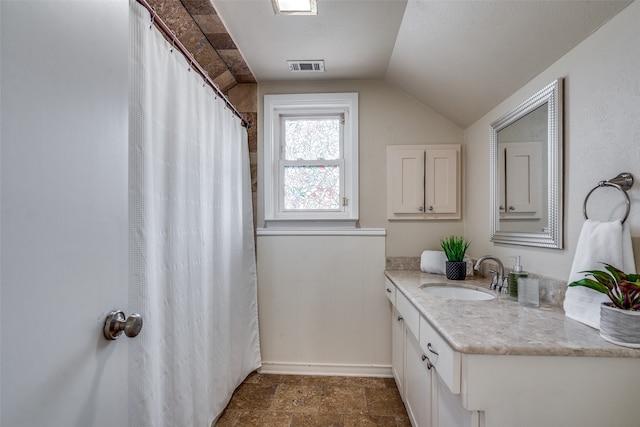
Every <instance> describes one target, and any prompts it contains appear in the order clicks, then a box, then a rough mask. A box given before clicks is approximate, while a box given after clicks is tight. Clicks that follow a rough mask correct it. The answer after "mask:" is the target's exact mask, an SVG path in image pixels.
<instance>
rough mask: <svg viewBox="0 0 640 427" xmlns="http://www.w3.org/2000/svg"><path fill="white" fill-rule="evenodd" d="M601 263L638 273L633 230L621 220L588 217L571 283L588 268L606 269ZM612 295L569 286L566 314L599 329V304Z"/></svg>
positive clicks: (583, 227) (579, 277)
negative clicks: (603, 220)
mask: <svg viewBox="0 0 640 427" xmlns="http://www.w3.org/2000/svg"><path fill="white" fill-rule="evenodd" d="M602 263H607V264H611V265H613V266H614V267H616V268H619V269H621V270H623V271H624V272H625V273H635V262H634V256H633V248H632V246H631V233H630V232H629V227H628V226H623V224H622V223H621V222H620V220H617V221H612V222H598V221H594V220H590V219H588V220H586V221H585V222H584V224H583V226H582V231H581V232H580V237H579V238H578V245H577V247H576V254H575V257H574V259H573V264H572V266H571V273H570V274H569V283H571V282H574V281H576V280H580V279H582V278H583V277H585V274H584V273H580V272H581V271H585V270H603V269H604V265H603V264H602ZM606 301H609V297H607V296H606V295H605V294H602V293H600V292H597V291H594V290H593V289H589V288H585V287H584V286H575V287H568V288H567V293H566V295H565V298H564V304H563V305H564V311H565V315H566V316H567V317H569V318H571V319H574V320H577V321H579V322H582V323H584V324H586V325H589V326H591V327H593V328H596V329H600V304H601V303H602V302H606Z"/></svg>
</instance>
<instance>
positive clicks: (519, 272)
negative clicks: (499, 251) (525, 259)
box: [508, 255, 529, 301]
mask: <svg viewBox="0 0 640 427" xmlns="http://www.w3.org/2000/svg"><path fill="white" fill-rule="evenodd" d="M509 258H515V260H516V263H515V265H514V266H513V268H512V269H511V272H510V273H509V281H508V283H509V298H510V299H514V300H516V301H517V300H518V279H519V278H521V277H527V276H529V273H527V272H526V271H524V270H523V269H522V264H520V255H518V256H514V257H509Z"/></svg>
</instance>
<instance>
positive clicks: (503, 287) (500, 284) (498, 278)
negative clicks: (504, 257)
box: [473, 255, 508, 293]
mask: <svg viewBox="0 0 640 427" xmlns="http://www.w3.org/2000/svg"><path fill="white" fill-rule="evenodd" d="M486 260H491V261H493V262H495V263H496V264H497V265H498V271H497V272H495V271H493V270H489V271H491V272H492V273H494V274H495V275H494V276H493V280H492V281H491V287H490V289H497V290H498V292H505V293H506V292H508V285H507V284H506V281H505V279H506V277H505V276H504V265H503V264H502V261H500V259H499V258H498V257H495V256H492V255H485V256H482V257H480V258H478V261H476V265H474V266H473V269H474V270H479V269H480V264H482V263H483V262H484V261H486Z"/></svg>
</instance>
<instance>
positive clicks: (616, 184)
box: [582, 172, 633, 224]
mask: <svg viewBox="0 0 640 427" xmlns="http://www.w3.org/2000/svg"><path fill="white" fill-rule="evenodd" d="M632 185H633V175H631V174H630V173H628V172H623V173H621V174H619V175H618V176H616V177H615V178H613V179H610V180H609V181H600V182H599V183H598V185H596V186H595V187H593V188H592V189H591V191H589V192H588V193H587V196H586V197H585V198H584V205H583V206H582V213H583V214H584V218H585V219H589V216H588V215H587V200H589V196H591V193H593V192H594V191H596V190H597V189H598V188H601V187H613V188H616V189H618V190H620V192H621V193H622V195H623V196H624V198H625V201H626V202H627V212H626V213H625V215H624V218H622V224H624V223H625V221H626V220H627V218H628V217H629V212H630V211H631V200H630V199H629V194H627V190H628V189H630V188H631V186H632Z"/></svg>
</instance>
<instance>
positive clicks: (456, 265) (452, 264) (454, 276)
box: [445, 261, 467, 280]
mask: <svg viewBox="0 0 640 427" xmlns="http://www.w3.org/2000/svg"><path fill="white" fill-rule="evenodd" d="M445 272H446V275H447V279H449V280H464V279H465V278H466V277H467V263H466V262H464V261H447V262H446V264H445Z"/></svg>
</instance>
